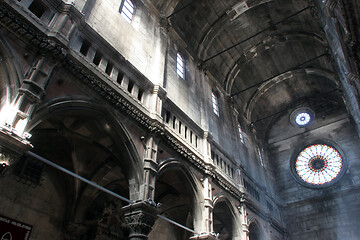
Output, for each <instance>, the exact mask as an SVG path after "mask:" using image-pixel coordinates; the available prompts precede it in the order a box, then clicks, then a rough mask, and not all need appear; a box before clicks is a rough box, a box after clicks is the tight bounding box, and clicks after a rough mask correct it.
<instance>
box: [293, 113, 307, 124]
mask: <svg viewBox="0 0 360 240" xmlns="http://www.w3.org/2000/svg"><path fill="white" fill-rule="evenodd" d="M310 119H311V117H310V114H309V113H307V112H301V113H299V114H297V115H296V117H295V122H296V124H297V125H299V126H304V125H306V124H308V123H309V122H310Z"/></svg>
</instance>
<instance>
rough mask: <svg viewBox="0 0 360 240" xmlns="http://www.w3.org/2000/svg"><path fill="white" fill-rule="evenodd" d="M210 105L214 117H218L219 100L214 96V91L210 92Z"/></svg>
mask: <svg viewBox="0 0 360 240" xmlns="http://www.w3.org/2000/svg"><path fill="white" fill-rule="evenodd" d="M211 105H212V110H213V112H214V113H215V115H216V116H218V117H219V116H220V108H219V100H218V97H217V94H215V92H214V91H211Z"/></svg>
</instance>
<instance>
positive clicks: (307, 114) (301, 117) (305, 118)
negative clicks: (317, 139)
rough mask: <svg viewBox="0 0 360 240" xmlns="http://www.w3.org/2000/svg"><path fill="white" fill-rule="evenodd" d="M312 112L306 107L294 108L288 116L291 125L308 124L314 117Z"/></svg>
mask: <svg viewBox="0 0 360 240" xmlns="http://www.w3.org/2000/svg"><path fill="white" fill-rule="evenodd" d="M314 116H315V114H314V112H313V111H312V110H311V109H310V108H307V107H302V108H298V109H296V110H295V111H294V112H292V114H291V116H290V121H291V122H292V124H293V125H295V126H298V127H306V126H308V125H309V124H310V123H311V122H312V121H313V119H314Z"/></svg>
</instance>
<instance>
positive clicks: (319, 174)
mask: <svg viewBox="0 0 360 240" xmlns="http://www.w3.org/2000/svg"><path fill="white" fill-rule="evenodd" d="M342 168H343V159H342V157H341V155H340V153H339V152H338V151H337V150H336V149H335V148H333V147H330V146H328V145H325V144H314V145H311V146H309V147H307V148H305V149H304V150H302V151H301V152H300V153H299V155H298V157H297V158H296V161H295V170H296V173H297V175H298V176H299V177H300V178H301V179H302V180H303V181H305V182H306V183H309V184H312V185H315V186H321V185H324V184H326V183H329V182H331V181H332V180H334V179H335V178H336V177H338V176H339V174H340V172H341V170H342Z"/></svg>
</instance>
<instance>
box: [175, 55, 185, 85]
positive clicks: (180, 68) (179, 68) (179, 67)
mask: <svg viewBox="0 0 360 240" xmlns="http://www.w3.org/2000/svg"><path fill="white" fill-rule="evenodd" d="M179 60H180V61H179ZM176 74H177V75H178V76H179V77H180V78H181V79H183V80H185V59H184V57H183V55H182V54H181V53H180V52H177V53H176Z"/></svg>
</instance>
